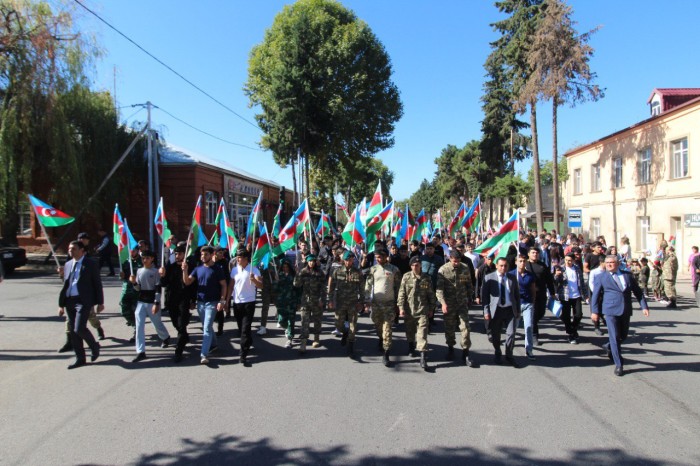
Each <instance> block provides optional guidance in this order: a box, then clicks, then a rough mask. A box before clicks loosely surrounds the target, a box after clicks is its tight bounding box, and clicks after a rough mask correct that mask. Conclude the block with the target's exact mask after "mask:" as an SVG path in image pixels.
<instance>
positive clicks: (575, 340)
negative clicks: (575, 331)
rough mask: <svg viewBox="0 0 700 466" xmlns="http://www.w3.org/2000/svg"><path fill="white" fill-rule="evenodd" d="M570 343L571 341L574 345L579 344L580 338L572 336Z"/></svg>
mask: <svg viewBox="0 0 700 466" xmlns="http://www.w3.org/2000/svg"><path fill="white" fill-rule="evenodd" d="M569 343H571V344H572V345H578V340H577V339H576V338H572V339H571V340H569Z"/></svg>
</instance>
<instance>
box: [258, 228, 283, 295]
mask: <svg viewBox="0 0 700 466" xmlns="http://www.w3.org/2000/svg"><path fill="white" fill-rule="evenodd" d="M262 223H263V225H265V231H267V243H268V244H269V245H270V252H269V253H268V254H270V262H272V268H273V269H275V280H278V281H279V279H280V276H279V272H278V271H277V264H276V263H275V255H274V254H272V244H271V243H270V231H269V230H268V229H267V222H262ZM267 273H268V274H269V273H270V266H269V265H268V267H267Z"/></svg>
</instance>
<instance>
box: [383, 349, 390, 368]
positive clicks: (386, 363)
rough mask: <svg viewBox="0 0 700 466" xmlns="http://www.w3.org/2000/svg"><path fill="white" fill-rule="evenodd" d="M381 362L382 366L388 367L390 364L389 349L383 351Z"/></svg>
mask: <svg viewBox="0 0 700 466" xmlns="http://www.w3.org/2000/svg"><path fill="white" fill-rule="evenodd" d="M382 363H383V364H384V367H389V366H390V365H391V362H390V361H389V350H386V351H384V356H383V357H382Z"/></svg>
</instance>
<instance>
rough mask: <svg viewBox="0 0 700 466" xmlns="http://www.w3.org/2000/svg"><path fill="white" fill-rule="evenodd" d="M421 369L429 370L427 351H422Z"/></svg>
mask: <svg viewBox="0 0 700 466" xmlns="http://www.w3.org/2000/svg"><path fill="white" fill-rule="evenodd" d="M420 367H421V368H423V370H424V371H427V370H428V359H427V356H426V355H425V351H421V353H420Z"/></svg>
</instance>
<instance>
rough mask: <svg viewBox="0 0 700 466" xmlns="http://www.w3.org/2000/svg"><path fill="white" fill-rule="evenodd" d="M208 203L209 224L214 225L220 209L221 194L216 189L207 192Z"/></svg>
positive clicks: (207, 221)
mask: <svg viewBox="0 0 700 466" xmlns="http://www.w3.org/2000/svg"><path fill="white" fill-rule="evenodd" d="M205 199H206V203H207V220H206V223H207V225H213V224H214V221H215V220H216V212H217V211H218V210H219V194H218V193H216V192H214V191H207V192H206V194H205Z"/></svg>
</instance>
